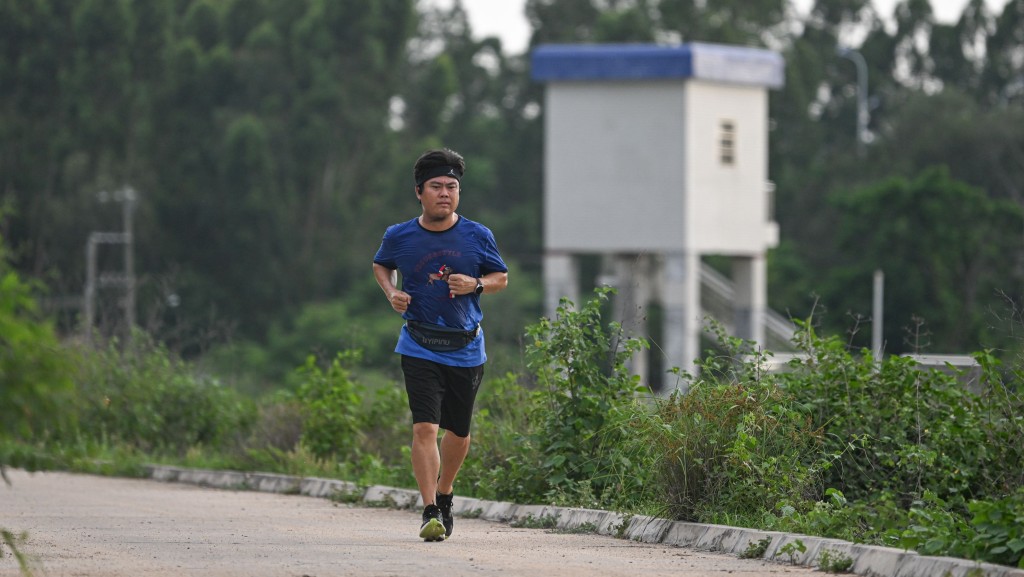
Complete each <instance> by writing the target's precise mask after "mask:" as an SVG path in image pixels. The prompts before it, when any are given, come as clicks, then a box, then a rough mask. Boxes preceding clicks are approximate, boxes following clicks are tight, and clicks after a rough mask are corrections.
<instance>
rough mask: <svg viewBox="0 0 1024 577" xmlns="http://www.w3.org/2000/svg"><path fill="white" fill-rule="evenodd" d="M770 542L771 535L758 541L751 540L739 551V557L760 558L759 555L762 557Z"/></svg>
mask: <svg viewBox="0 0 1024 577" xmlns="http://www.w3.org/2000/svg"><path fill="white" fill-rule="evenodd" d="M771 544H772V538H771V537H764V538H762V539H760V540H758V541H751V542H750V543H748V544H747V548H746V549H744V550H743V552H742V553H740V555H739V556H740V559H760V558H761V557H764V554H765V552H767V551H768V546H769V545H771Z"/></svg>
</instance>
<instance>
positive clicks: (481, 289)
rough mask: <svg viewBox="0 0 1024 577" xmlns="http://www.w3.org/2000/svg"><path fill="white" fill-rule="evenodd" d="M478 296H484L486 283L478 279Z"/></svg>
mask: <svg viewBox="0 0 1024 577" xmlns="http://www.w3.org/2000/svg"><path fill="white" fill-rule="evenodd" d="M476 294H478V295H482V294H484V281H483V280H481V279H476Z"/></svg>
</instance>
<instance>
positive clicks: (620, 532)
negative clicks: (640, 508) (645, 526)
mask: <svg viewBox="0 0 1024 577" xmlns="http://www.w3.org/2000/svg"><path fill="white" fill-rule="evenodd" d="M632 520H633V516H632V515H623V516H622V522H621V523H619V524H618V525H615V526H614V527H612V533H614V534H615V537H616V538H618V539H625V538H626V529H629V522H630V521H632Z"/></svg>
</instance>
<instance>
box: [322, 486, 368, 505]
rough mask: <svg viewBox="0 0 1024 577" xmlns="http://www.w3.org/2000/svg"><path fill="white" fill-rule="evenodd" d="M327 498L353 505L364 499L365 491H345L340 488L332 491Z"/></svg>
mask: <svg viewBox="0 0 1024 577" xmlns="http://www.w3.org/2000/svg"><path fill="white" fill-rule="evenodd" d="M327 498H328V499H330V500H331V501H334V502H335V503H346V504H349V505H353V504H355V503H359V502H360V501H362V500H363V492H362V491H358V490H356V491H344V490H341V489H338V490H336V491H334V492H332V493H331V494H330V495H329V496H328V497H327Z"/></svg>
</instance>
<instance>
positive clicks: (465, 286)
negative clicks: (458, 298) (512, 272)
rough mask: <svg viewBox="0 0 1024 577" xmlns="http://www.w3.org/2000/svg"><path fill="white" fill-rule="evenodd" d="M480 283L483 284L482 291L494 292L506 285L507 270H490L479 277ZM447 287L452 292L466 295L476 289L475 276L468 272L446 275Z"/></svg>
mask: <svg viewBox="0 0 1024 577" xmlns="http://www.w3.org/2000/svg"><path fill="white" fill-rule="evenodd" d="M480 284H482V285H484V293H496V292H498V291H501V290H504V289H505V287H506V286H508V273H507V272H491V273H487V274H485V275H484V276H482V277H480ZM448 288H450V289H451V290H452V294H456V295H468V294H470V293H472V292H475V291H476V277H471V276H469V275H468V274H453V275H451V276H450V277H448Z"/></svg>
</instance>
